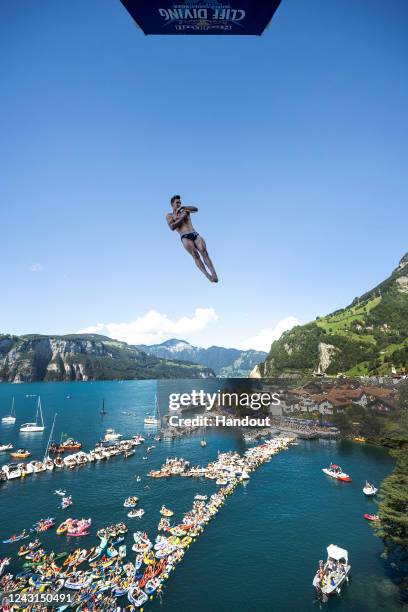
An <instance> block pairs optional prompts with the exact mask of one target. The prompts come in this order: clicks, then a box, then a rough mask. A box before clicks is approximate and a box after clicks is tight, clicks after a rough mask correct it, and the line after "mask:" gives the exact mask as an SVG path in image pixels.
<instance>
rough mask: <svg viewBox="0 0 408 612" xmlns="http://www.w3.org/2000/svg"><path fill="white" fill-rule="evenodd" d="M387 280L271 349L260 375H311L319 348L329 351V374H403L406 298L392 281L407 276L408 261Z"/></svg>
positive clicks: (407, 344)
mask: <svg viewBox="0 0 408 612" xmlns="http://www.w3.org/2000/svg"><path fill="white" fill-rule="evenodd" d="M401 261H402V262H403V266H402V267H400V268H398V269H397V270H394V272H393V273H392V274H391V276H390V277H389V278H387V279H386V280H385V281H383V282H382V283H381V284H380V285H378V286H377V287H375V288H374V289H373V290H371V291H369V292H367V293H365V294H364V295H363V296H362V297H361V298H358V299H356V300H354V301H353V303H352V304H351V305H350V306H348V307H347V308H344V309H341V310H338V311H336V312H334V313H332V314H330V315H327V316H325V317H318V318H317V319H316V321H315V322H312V323H308V324H307V325H302V326H298V327H295V328H293V329H292V330H290V331H289V332H285V333H284V334H283V335H282V337H281V338H280V339H279V340H277V341H276V342H274V343H273V344H272V347H271V350H270V353H269V355H268V358H267V360H266V362H265V365H264V375H271V374H274V373H282V372H285V371H287V372H290V371H312V370H313V369H315V368H316V366H317V363H318V360H319V344H320V343H325V344H328V345H330V346H332V347H334V350H333V351H332V355H331V360H332V361H331V364H330V366H329V369H328V370H327V373H328V374H336V373H338V372H344V373H346V374H348V375H365V374H380V373H389V372H391V370H392V366H394V367H395V368H396V369H397V371H398V370H400V371H403V370H404V369H408V294H407V293H404V292H402V291H401V290H399V286H398V283H397V282H396V281H397V279H398V278H399V277H400V276H406V275H407V274H408V260H407V258H406V257H405V258H403V260H401Z"/></svg>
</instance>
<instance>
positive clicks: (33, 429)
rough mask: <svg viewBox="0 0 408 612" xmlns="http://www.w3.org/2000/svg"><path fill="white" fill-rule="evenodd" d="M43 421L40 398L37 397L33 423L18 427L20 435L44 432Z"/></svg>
mask: <svg viewBox="0 0 408 612" xmlns="http://www.w3.org/2000/svg"><path fill="white" fill-rule="evenodd" d="M44 429H45V427H44V419H43V414H42V408H41V398H40V397H38V402H37V412H36V415H35V423H23V425H21V427H20V432H22V433H37V432H42V431H44Z"/></svg>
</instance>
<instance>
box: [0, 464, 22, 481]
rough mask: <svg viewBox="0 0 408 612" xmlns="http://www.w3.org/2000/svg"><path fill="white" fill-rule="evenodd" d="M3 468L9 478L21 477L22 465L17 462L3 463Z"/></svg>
mask: <svg viewBox="0 0 408 612" xmlns="http://www.w3.org/2000/svg"><path fill="white" fill-rule="evenodd" d="M1 469H2V471H3V472H4V473H5V474H6V477H7V480H14V479H15V478H21V476H22V469H21V466H20V465H19V464H17V463H9V464H7V465H3V467H2V468H1Z"/></svg>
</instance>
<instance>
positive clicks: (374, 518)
mask: <svg viewBox="0 0 408 612" xmlns="http://www.w3.org/2000/svg"><path fill="white" fill-rule="evenodd" d="M364 518H365V519H366V520H367V521H378V519H379V518H380V517H379V516H378V514H368V513H366V514H365V515H364Z"/></svg>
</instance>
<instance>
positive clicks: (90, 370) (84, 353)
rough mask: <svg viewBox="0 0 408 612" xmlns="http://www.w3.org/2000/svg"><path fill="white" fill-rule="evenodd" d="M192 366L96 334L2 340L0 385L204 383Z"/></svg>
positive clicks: (200, 370) (203, 371) (206, 371)
mask: <svg viewBox="0 0 408 612" xmlns="http://www.w3.org/2000/svg"><path fill="white" fill-rule="evenodd" d="M211 376H214V372H213V371H212V370H211V369H210V368H207V367H205V366H199V365H197V364H195V363H187V362H185V361H183V362H181V361H177V360H176V359H174V358H173V359H162V358H158V357H154V356H152V355H147V354H146V353H144V352H143V351H142V350H140V349H138V348H136V347H134V346H130V345H128V344H126V343H125V342H120V341H118V340H112V339H111V338H107V337H106V336H100V335H98V334H71V335H66V336H58V335H50V336H48V335H38V334H32V335H24V336H13V335H7V334H5V335H1V334H0V382H35V381H42V380H45V381H82V380H134V379H155V378H208V377H211Z"/></svg>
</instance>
